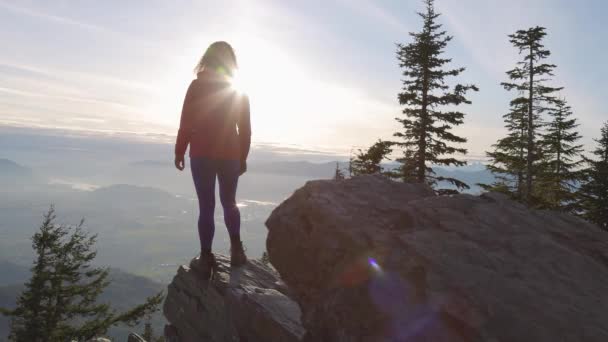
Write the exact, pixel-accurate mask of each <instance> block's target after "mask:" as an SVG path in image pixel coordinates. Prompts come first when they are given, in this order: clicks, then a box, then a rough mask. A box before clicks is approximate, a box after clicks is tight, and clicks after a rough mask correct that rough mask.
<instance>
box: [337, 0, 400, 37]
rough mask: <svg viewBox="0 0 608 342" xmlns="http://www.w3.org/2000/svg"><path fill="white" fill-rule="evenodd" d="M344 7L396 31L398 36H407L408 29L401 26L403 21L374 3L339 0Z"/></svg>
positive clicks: (359, 0) (368, 0) (363, 0)
mask: <svg viewBox="0 0 608 342" xmlns="http://www.w3.org/2000/svg"><path fill="white" fill-rule="evenodd" d="M339 2H340V3H342V4H343V5H344V6H347V7H349V8H354V9H355V10H357V11H358V12H360V13H362V14H364V15H366V16H368V17H370V18H371V19H373V20H375V21H376V22H378V23H379V24H382V25H385V26H387V27H388V28H390V29H392V30H396V31H398V32H399V33H400V34H408V33H409V32H410V30H409V28H408V27H407V26H406V25H404V24H403V20H401V19H400V18H399V17H397V16H395V15H394V14H393V13H391V12H390V11H389V10H387V9H385V8H384V7H382V6H379V5H378V4H377V3H376V2H374V1H370V0H356V1H355V0H339Z"/></svg>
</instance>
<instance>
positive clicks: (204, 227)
mask: <svg viewBox="0 0 608 342" xmlns="http://www.w3.org/2000/svg"><path fill="white" fill-rule="evenodd" d="M190 169H191V170H192V179H193V180H194V187H195V188H196V195H197V196H198V207H199V217H198V236H199V239H200V242H201V253H205V252H211V245H212V243H213V235H214V234H215V223H214V218H213V216H214V211H215V177H216V174H217V167H216V163H215V161H213V160H210V159H208V158H192V159H190Z"/></svg>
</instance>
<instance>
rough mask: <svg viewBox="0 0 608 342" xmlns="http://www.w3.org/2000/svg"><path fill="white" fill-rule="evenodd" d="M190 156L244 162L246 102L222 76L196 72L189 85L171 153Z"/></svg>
mask: <svg viewBox="0 0 608 342" xmlns="http://www.w3.org/2000/svg"><path fill="white" fill-rule="evenodd" d="M188 144H189V145H190V157H209V158H213V159H228V160H246V159H247V155H248V154H249V148H250V145H251V121H250V118H249V99H248V97H247V96H246V95H243V94H240V93H238V92H237V91H235V90H234V89H233V88H232V87H231V86H230V83H229V82H227V81H226V79H225V77H223V76H220V75H217V74H215V73H214V72H210V71H202V72H199V73H198V75H197V78H196V79H195V80H193V81H192V83H190V86H189V87H188V92H187V93H186V98H185V99H184V106H183V108H182V116H181V120H180V125H179V131H178V133H177V141H176V142H175V154H176V155H181V156H183V155H184V154H185V153H186V148H187V147H188Z"/></svg>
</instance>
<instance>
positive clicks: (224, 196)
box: [217, 160, 241, 242]
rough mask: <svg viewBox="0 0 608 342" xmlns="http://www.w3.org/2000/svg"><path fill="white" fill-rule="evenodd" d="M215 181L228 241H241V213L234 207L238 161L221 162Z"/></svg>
mask: <svg viewBox="0 0 608 342" xmlns="http://www.w3.org/2000/svg"><path fill="white" fill-rule="evenodd" d="M219 163H220V165H219V167H218V173H217V179H218V181H219V184H220V201H221V202H222V207H223V208H224V222H225V223H226V228H228V234H230V241H231V242H234V241H239V242H240V241H241V235H240V234H241V213H240V212H239V208H238V207H237V206H236V188H237V184H238V181H239V175H240V171H241V167H240V162H239V161H238V160H221V161H219Z"/></svg>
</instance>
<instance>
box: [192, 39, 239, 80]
mask: <svg viewBox="0 0 608 342" xmlns="http://www.w3.org/2000/svg"><path fill="white" fill-rule="evenodd" d="M237 68H238V65H237V63H236V55H235V54H234V50H233V49H232V46H230V44H228V43H226V42H215V43H213V44H211V45H209V47H208V48H207V51H205V54H204V55H203V57H201V60H200V61H199V62H198V64H197V65H196V67H195V68H194V72H195V73H199V72H201V71H203V70H205V69H210V70H213V71H215V72H217V73H220V74H225V75H228V76H232V75H233V74H234V71H235V70H236V69H237Z"/></svg>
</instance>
